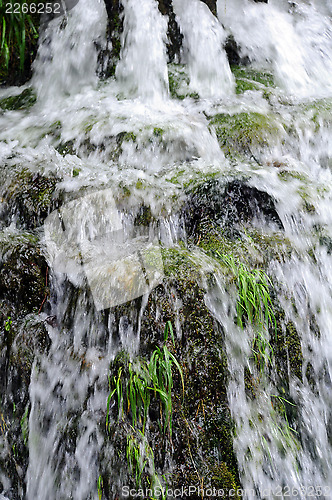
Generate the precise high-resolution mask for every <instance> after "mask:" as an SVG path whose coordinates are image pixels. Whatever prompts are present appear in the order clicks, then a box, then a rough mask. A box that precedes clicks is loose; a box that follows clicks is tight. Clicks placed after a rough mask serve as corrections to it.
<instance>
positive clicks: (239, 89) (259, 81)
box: [231, 65, 275, 94]
mask: <svg viewBox="0 0 332 500" xmlns="http://www.w3.org/2000/svg"><path fill="white" fill-rule="evenodd" d="M231 69H232V73H233V75H234V76H235V79H236V93H237V94H243V93H244V92H246V91H247V90H265V89H267V90H268V89H271V88H273V87H274V86H275V83H274V78H273V75H272V74H271V73H268V72H266V71H257V70H254V69H253V68H250V67H248V66H245V67H244V66H243V65H242V66H235V65H232V66H231Z"/></svg>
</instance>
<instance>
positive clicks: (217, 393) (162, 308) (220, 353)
mask: <svg viewBox="0 0 332 500" xmlns="http://www.w3.org/2000/svg"><path fill="white" fill-rule="evenodd" d="M163 257H164V266H165V274H166V276H165V279H164V282H163V283H162V284H161V285H159V286H158V287H157V288H155V289H154V290H153V291H152V292H151V294H150V296H149V298H148V302H147V304H146V306H145V307H144V312H143V314H142V315H141V318H140V352H139V357H141V358H143V359H149V358H150V356H151V354H152V352H154V350H155V349H156V348H158V347H159V348H161V346H162V345H163V331H164V327H165V324H166V322H167V321H170V322H171V323H172V324H173V325H176V324H177V328H178V330H179V331H180V332H181V333H180V335H179V336H176V337H175V339H174V343H173V342H171V341H169V342H168V343H167V345H168V348H169V350H170V351H171V353H172V354H173V355H174V356H175V357H176V359H177V360H178V361H179V363H180V365H181V368H182V372H183V377H184V393H183V392H182V383H181V378H180V376H179V374H178V373H177V372H176V370H174V380H173V382H174V385H173V390H172V395H173V397H172V400H173V401H172V404H173V411H172V440H171V443H172V444H171V448H170V442H169V439H168V438H167V436H165V435H163V434H162V433H161V434H160V431H159V427H158V425H157V423H158V419H159V417H160V411H161V409H160V408H159V407H158V405H156V404H154V402H153V397H152V396H151V405H150V409H149V419H150V424H149V431H148V435H147V439H148V441H149V443H150V444H151V446H152V447H153V451H154V461H155V466H156V469H157V470H159V471H163V470H164V471H167V468H168V465H167V463H168V460H169V458H168V457H169V453H171V455H172V461H173V462H174V464H176V465H175V468H173V470H172V473H171V475H170V476H169V475H168V478H167V483H168V486H169V487H172V488H176V487H182V486H184V487H188V486H189V485H191V486H195V487H197V489H198V488H199V484H200V480H204V485H205V486H206V487H216V488H223V489H224V490H225V491H229V490H230V489H237V488H239V487H240V480H239V475H238V469H237V461H236V458H235V454H234V451H233V444H232V432H233V424H232V419H231V415H230V410H229V407H228V402H227V389H226V388H227V378H228V371H227V359H226V355H225V352H224V345H223V344H224V332H223V330H222V328H221V326H220V325H219V324H218V323H217V322H216V320H215V319H214V318H213V316H212V314H211V313H210V311H209V310H208V308H207V306H206V304H205V301H204V297H205V293H206V292H205V290H204V288H203V287H202V286H201V285H200V284H199V281H200V277H199V272H198V270H197V269H196V268H195V266H194V265H193V264H192V263H191V262H190V260H189V259H188V257H187V256H186V254H185V253H183V252H182V251H181V250H180V249H168V250H166V249H165V251H164V255H163ZM176 302H177V303H178V307H175V303H176ZM136 305H137V307H138V309H137V310H136V314H134V311H133V309H131V308H130V306H129V305H123V306H120V307H117V308H114V309H112V310H110V311H109V314H111V316H112V318H115V319H116V323H117V325H118V326H117V327H116V329H118V330H119V331H120V324H121V325H122V328H123V324H124V322H125V323H126V324H128V325H130V324H132V325H134V324H136V323H137V322H138V321H139V317H140V314H139V307H140V304H139V301H138V302H136ZM124 320H125V321H124ZM105 321H106V322H107V318H106V319H105ZM134 328H135V327H134ZM174 333H175V328H174ZM113 335H114V332H113ZM124 356H125V353H120V355H119V356H118V357H117V358H116V360H115V361H114V363H113V364H111V367H110V379H113V378H114V377H116V376H117V373H118V369H119V366H123V365H121V359H123V357H124ZM113 417H114V420H115V421H116V412H115V413H114V415H113ZM127 432H128V430H127V427H126V425H125V424H123V425H122V426H119V425H117V426H115V427H114V428H113V427H112V431H111V436H112V438H111V439H115V440H116V443H117V447H118V448H117V449H118V450H119V453H120V450H122V453H123V454H124V453H125V439H126V433H127ZM194 463H195V464H196V471H195V469H194V468H193V464H194ZM112 467H113V468H115V469H117V468H118V467H119V464H118V463H114V464H112ZM124 467H125V466H124ZM127 480H128V481H129V483H128V484H130V482H131V481H133V478H132V477H131V476H130V475H129V477H128V479H127ZM143 480H145V479H144V476H143ZM104 486H105V491H111V487H112V479H111V480H109V479H108V478H107V473H106V472H105V479H104ZM133 487H135V483H134V482H133ZM190 498H192V499H193V500H196V499H197V500H198V499H199V498H200V496H199V495H198V494H197V495H195V494H192V496H191V497H190ZM206 498H208V497H206Z"/></svg>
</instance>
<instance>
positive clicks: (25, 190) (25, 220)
mask: <svg viewBox="0 0 332 500" xmlns="http://www.w3.org/2000/svg"><path fill="white" fill-rule="evenodd" d="M57 181H58V180H57V179H56V178H55V177H52V176H49V177H46V176H43V175H40V174H33V173H32V172H30V171H29V170H27V169H22V170H21V171H20V172H19V173H18V174H17V175H16V176H15V178H14V180H13V182H12V183H11V184H10V185H9V187H8V188H7V191H6V193H5V195H4V199H5V200H6V201H7V203H8V206H9V208H10V210H11V211H13V212H14V211H15V213H16V214H17V215H18V216H19V218H20V222H21V224H22V226H23V227H26V228H27V229H33V228H35V227H37V226H39V225H41V224H42V223H43V221H44V220H45V218H46V217H47V216H48V215H49V213H50V212H51V211H52V209H54V207H55V205H56V204H57V200H55V199H54V197H53V195H54V191H55V188H56V185H57Z"/></svg>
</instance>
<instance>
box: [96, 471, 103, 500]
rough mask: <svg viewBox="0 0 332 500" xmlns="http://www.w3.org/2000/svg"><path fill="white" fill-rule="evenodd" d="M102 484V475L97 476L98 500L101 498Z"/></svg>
mask: <svg viewBox="0 0 332 500" xmlns="http://www.w3.org/2000/svg"><path fill="white" fill-rule="evenodd" d="M103 486H104V483H103V478H102V476H99V477H98V481H97V491H98V500H101V499H102V497H103Z"/></svg>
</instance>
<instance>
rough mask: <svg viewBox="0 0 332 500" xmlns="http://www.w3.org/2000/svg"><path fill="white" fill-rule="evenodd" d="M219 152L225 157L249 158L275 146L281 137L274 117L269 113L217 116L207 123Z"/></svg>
mask: <svg viewBox="0 0 332 500" xmlns="http://www.w3.org/2000/svg"><path fill="white" fill-rule="evenodd" d="M209 127H210V129H211V130H214V131H215V133H216V135H217V139H218V141H219V144H220V147H221V149H222V150H223V151H224V153H225V155H226V156H230V157H237V156H239V155H240V156H244V155H245V156H249V157H253V158H255V154H256V153H257V152H259V151H261V150H263V149H265V148H267V147H268V146H269V145H271V144H274V143H275V142H276V140H277V139H280V138H281V137H282V135H283V133H284V130H283V129H282V126H281V124H280V122H279V121H278V119H277V117H276V116H275V115H273V114H272V113H265V114H261V113H257V112H248V113H243V112H242V113H237V114H233V115H229V114H217V115H215V116H213V117H210V119H209Z"/></svg>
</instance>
